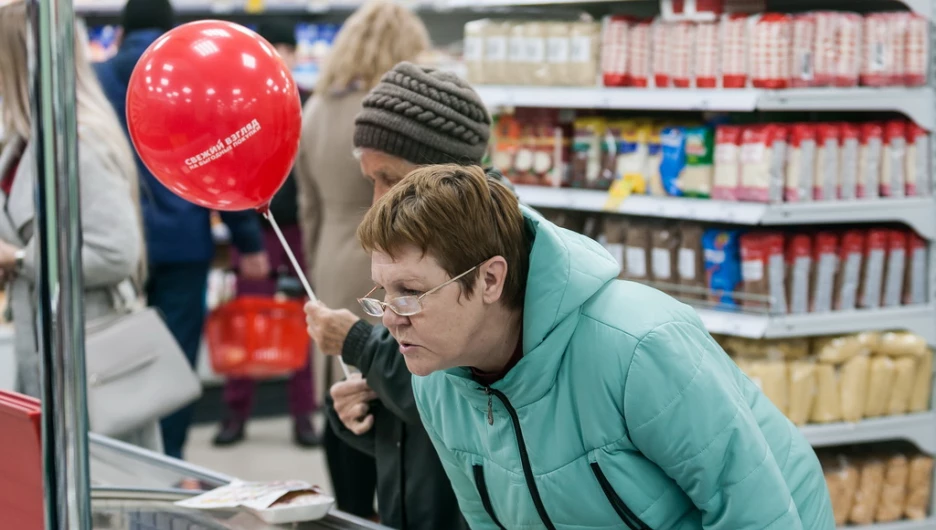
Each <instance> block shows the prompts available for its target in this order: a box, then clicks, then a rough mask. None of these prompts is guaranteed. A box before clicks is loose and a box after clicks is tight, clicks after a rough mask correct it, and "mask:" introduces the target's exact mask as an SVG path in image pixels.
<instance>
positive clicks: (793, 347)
mask: <svg viewBox="0 0 936 530" xmlns="http://www.w3.org/2000/svg"><path fill="white" fill-rule="evenodd" d="M751 342H753V343H755V344H760V345H761V349H762V350H763V355H764V356H765V357H767V358H769V359H781V360H787V361H793V360H801V359H804V358H806V357H808V356H809V347H810V341H809V339H803V338H799V339H757V340H752V341H751Z"/></svg>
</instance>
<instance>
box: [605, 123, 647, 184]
mask: <svg viewBox="0 0 936 530" xmlns="http://www.w3.org/2000/svg"><path fill="white" fill-rule="evenodd" d="M609 130H613V131H614V136H615V140H616V141H617V157H616V159H615V162H614V168H613V174H611V175H608V177H610V178H611V179H613V178H615V176H617V178H620V179H623V180H624V181H626V182H628V183H630V187H631V189H632V190H633V192H634V193H636V194H639V195H643V194H644V193H646V189H647V181H646V178H645V177H644V170H645V169H646V167H647V157H648V156H649V141H650V132H651V125H650V123H649V122H646V121H644V122H636V121H629V120H622V121H617V122H611V123H609Z"/></svg>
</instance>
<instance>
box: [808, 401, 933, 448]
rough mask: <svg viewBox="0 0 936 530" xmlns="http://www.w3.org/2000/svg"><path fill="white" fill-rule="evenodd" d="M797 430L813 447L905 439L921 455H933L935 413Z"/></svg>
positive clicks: (811, 426) (809, 426)
mask: <svg viewBox="0 0 936 530" xmlns="http://www.w3.org/2000/svg"><path fill="white" fill-rule="evenodd" d="M800 431H801V432H802V433H803V436H805V437H806V440H807V441H809V443H810V445H812V446H813V447H831V446H836V445H846V444H853V443H868V442H883V441H888V440H906V441H909V442H913V444H914V445H916V446H917V448H919V449H920V450H921V451H923V452H924V453H927V454H930V455H934V454H936V413H934V412H921V413H916V414H906V415H902V416H890V417H882V418H872V419H865V420H862V421H860V422H856V423H830V424H827V425H804V426H802V427H800Z"/></svg>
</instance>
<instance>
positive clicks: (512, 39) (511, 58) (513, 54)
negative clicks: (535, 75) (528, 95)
mask: <svg viewBox="0 0 936 530" xmlns="http://www.w3.org/2000/svg"><path fill="white" fill-rule="evenodd" d="M525 26H526V24H523V23H520V22H514V23H512V24H511V25H510V30H509V31H510V33H509V35H508V37H507V62H508V63H509V67H508V68H507V76H508V77H507V78H506V79H504V82H506V83H510V84H514V85H529V84H532V75H531V73H532V66H531V65H530V61H529V60H528V59H527V46H526V33H525V32H526V30H525Z"/></svg>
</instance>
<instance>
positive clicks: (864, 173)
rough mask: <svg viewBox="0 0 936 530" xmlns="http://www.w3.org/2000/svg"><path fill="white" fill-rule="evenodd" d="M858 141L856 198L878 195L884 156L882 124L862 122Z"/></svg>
mask: <svg viewBox="0 0 936 530" xmlns="http://www.w3.org/2000/svg"><path fill="white" fill-rule="evenodd" d="M859 141H860V142H861V147H860V149H859V153H858V189H857V192H858V198H859V199H869V198H874V197H878V196H879V195H880V188H881V158H882V157H883V156H884V126H883V125H882V124H880V123H877V122H869V123H863V124H862V125H861V135H860V138H859Z"/></svg>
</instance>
